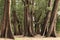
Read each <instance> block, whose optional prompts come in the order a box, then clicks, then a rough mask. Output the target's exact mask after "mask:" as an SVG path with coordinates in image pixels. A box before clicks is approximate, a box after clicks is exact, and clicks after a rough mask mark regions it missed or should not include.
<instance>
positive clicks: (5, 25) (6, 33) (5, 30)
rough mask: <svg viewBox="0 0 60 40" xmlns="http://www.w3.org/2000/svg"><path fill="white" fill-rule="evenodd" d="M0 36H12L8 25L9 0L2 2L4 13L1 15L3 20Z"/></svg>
mask: <svg viewBox="0 0 60 40" xmlns="http://www.w3.org/2000/svg"><path fill="white" fill-rule="evenodd" d="M1 37H2V38H14V37H13V34H12V31H11V25H10V0H5V3H4V15H3V22H2V27H1Z"/></svg>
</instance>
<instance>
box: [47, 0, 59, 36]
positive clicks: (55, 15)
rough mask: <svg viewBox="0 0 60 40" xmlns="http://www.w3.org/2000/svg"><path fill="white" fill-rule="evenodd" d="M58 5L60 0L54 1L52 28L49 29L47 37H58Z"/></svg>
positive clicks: (51, 19)
mask: <svg viewBox="0 0 60 40" xmlns="http://www.w3.org/2000/svg"><path fill="white" fill-rule="evenodd" d="M58 3H59V0H55V1H54V5H53V9H52V13H51V18H50V26H49V29H48V33H47V36H53V37H56V19H57V10H58Z"/></svg>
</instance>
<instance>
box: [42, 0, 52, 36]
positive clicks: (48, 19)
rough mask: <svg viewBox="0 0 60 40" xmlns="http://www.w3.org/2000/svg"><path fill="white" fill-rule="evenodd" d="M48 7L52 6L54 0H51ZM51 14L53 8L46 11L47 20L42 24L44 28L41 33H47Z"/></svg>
mask: <svg viewBox="0 0 60 40" xmlns="http://www.w3.org/2000/svg"><path fill="white" fill-rule="evenodd" d="M48 7H50V8H51V7H52V0H49V2H48ZM50 16H51V10H48V11H47V13H46V17H45V20H44V22H43V25H42V30H41V34H42V35H43V36H44V35H45V34H46V33H47V30H48V25H49V21H50Z"/></svg>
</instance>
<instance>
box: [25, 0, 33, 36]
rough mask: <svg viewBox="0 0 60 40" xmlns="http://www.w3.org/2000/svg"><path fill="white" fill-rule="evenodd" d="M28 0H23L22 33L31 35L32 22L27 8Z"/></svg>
mask: <svg viewBox="0 0 60 40" xmlns="http://www.w3.org/2000/svg"><path fill="white" fill-rule="evenodd" d="M29 4H30V3H29V0H25V3H24V35H25V36H33V32H32V23H31V21H32V20H31V13H30V9H29Z"/></svg>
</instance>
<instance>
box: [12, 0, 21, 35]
mask: <svg viewBox="0 0 60 40" xmlns="http://www.w3.org/2000/svg"><path fill="white" fill-rule="evenodd" d="M12 5H13V11H12V13H13V14H12V16H13V19H12V21H13V22H12V23H13V26H14V35H21V34H22V30H21V29H22V28H21V26H20V21H19V19H18V17H17V14H16V0H12Z"/></svg>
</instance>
